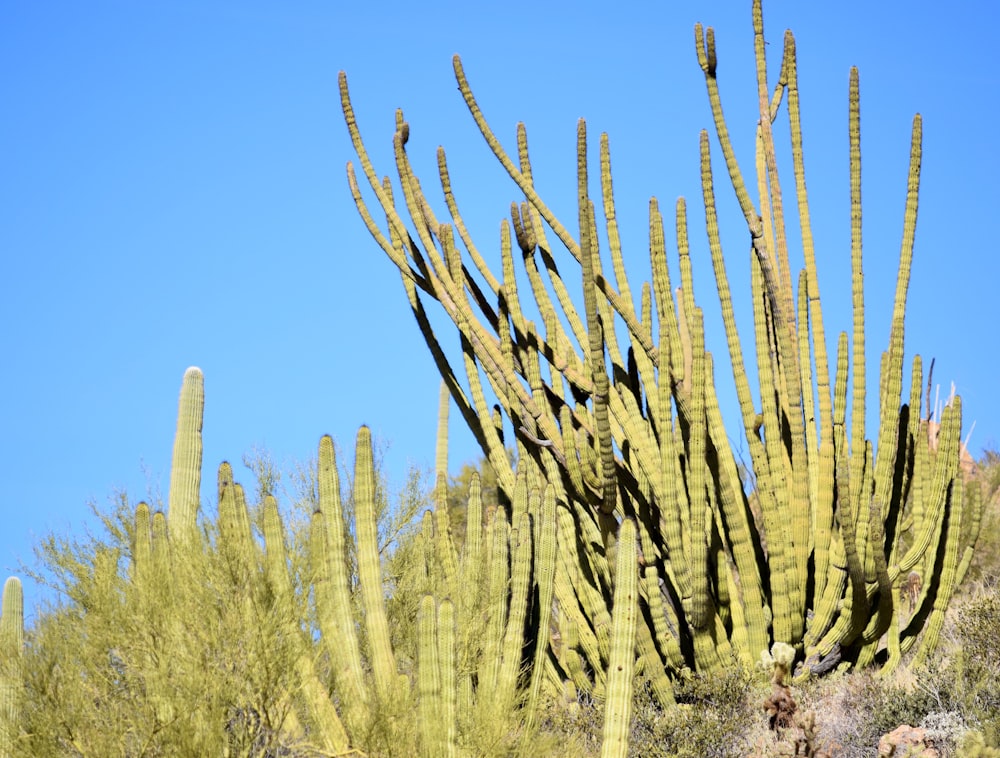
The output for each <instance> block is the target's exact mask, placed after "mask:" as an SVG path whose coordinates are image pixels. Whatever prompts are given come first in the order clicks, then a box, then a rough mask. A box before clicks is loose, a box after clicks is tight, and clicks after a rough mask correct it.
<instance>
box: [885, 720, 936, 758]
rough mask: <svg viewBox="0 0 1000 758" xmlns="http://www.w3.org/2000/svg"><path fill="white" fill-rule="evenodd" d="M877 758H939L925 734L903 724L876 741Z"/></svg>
mask: <svg viewBox="0 0 1000 758" xmlns="http://www.w3.org/2000/svg"><path fill="white" fill-rule="evenodd" d="M878 755H879V758H890V756H891V758H939V756H940V753H938V751H937V750H935V749H934V748H933V747H931V745H930V744H929V743H928V741H927V732H926V730H924V729H920V728H919V727H913V726H909V725H908V724H903V725H902V726H899V727H896V728H895V729H893V730H892V731H891V732H889V734H886V735H885V736H883V737H882V739H880V740H879V741H878Z"/></svg>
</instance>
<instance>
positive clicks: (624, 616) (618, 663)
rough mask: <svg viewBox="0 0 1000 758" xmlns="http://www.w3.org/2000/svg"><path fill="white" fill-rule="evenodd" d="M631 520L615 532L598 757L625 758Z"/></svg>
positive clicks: (633, 586) (631, 660)
mask: <svg viewBox="0 0 1000 758" xmlns="http://www.w3.org/2000/svg"><path fill="white" fill-rule="evenodd" d="M636 545H637V539H636V529H635V524H634V523H633V522H632V521H631V520H628V519H626V520H625V521H623V522H622V525H621V528H620V529H619V532H618V555H617V560H616V561H615V596H614V606H613V611H612V622H611V660H610V661H609V662H608V690H607V696H606V701H605V704H604V743H603V745H602V747H601V758H625V756H626V755H627V753H628V733H629V722H630V721H631V718H632V672H633V669H634V668H635V626H636V617H637V616H638V613H639V570H638V564H637V562H636V558H637V554H636Z"/></svg>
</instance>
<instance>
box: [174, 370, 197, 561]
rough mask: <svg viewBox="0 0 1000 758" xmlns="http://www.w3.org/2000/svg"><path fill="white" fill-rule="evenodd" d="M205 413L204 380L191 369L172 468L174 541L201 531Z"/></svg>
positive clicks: (183, 390) (184, 386)
mask: <svg viewBox="0 0 1000 758" xmlns="http://www.w3.org/2000/svg"><path fill="white" fill-rule="evenodd" d="M204 412H205V377H204V375H203V374H202V373H201V369H200V368H198V367H196V366H192V367H191V368H189V369H188V370H187V371H185V372H184V381H183V383H182V384H181V396H180V401H179V402H178V407H177V433H176V435H175V436H174V457H173V461H172V463H171V466H170V496H169V497H170V500H169V507H168V509H167V520H168V525H169V527H170V534H171V536H172V537H173V538H174V539H177V540H181V541H184V542H191V541H193V540H194V539H195V538H196V537H197V532H198V524H197V520H198V504H199V502H200V498H201V495H200V488H201V456H202V441H201V426H202V420H203V417H204Z"/></svg>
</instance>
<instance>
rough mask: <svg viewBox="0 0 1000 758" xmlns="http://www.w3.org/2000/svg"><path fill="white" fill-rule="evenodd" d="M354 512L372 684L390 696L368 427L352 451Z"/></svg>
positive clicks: (391, 671)
mask: <svg viewBox="0 0 1000 758" xmlns="http://www.w3.org/2000/svg"><path fill="white" fill-rule="evenodd" d="M354 456H355V457H354V509H355V510H354V513H355V529H356V531H357V542H358V579H359V581H360V584H361V599H362V603H363V605H364V616H365V628H366V630H367V632H368V641H369V644H370V645H371V654H372V670H373V672H374V674H375V687H376V690H377V691H378V693H379V695H380V696H381V697H383V698H385V697H389V695H390V694H391V693H392V692H393V691H394V689H395V686H396V684H397V676H396V657H395V655H394V654H393V652H392V645H391V644H390V642H389V624H388V621H387V620H386V616H385V591H384V589H383V586H382V565H381V562H380V560H379V543H378V511H377V503H376V492H375V460H374V452H373V450H372V437H371V430H369V428H368V427H367V426H362V427H361V429H359V430H358V438H357V446H356V450H355V454H354Z"/></svg>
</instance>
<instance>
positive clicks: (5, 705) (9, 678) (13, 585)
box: [0, 576, 24, 758]
mask: <svg viewBox="0 0 1000 758" xmlns="http://www.w3.org/2000/svg"><path fill="white" fill-rule="evenodd" d="M23 656H24V594H23V592H22V590H21V580H20V579H18V578H17V577H16V576H12V577H8V579H7V581H6V582H4V585H3V611H2V613H0V757H2V758H13V756H14V755H16V754H17V751H15V745H16V744H17V738H18V733H19V732H20V713H21V690H22V687H23V685H22V675H21V667H22V665H23V664H22V658H23Z"/></svg>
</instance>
